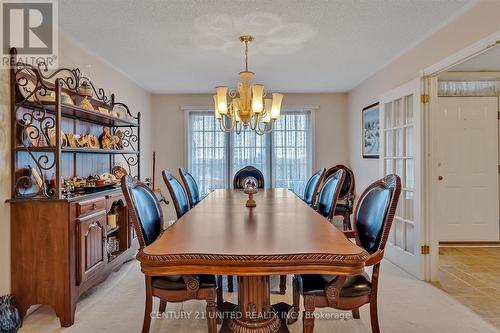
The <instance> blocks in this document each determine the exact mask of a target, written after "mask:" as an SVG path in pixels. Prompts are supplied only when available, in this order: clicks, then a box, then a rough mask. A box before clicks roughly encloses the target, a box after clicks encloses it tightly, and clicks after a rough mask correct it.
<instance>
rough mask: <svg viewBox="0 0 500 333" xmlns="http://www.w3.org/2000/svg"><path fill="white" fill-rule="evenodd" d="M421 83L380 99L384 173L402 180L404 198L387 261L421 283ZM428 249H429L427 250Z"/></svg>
mask: <svg viewBox="0 0 500 333" xmlns="http://www.w3.org/2000/svg"><path fill="white" fill-rule="evenodd" d="M420 91H421V87H420V79H417V80H414V81H411V82H409V83H407V84H405V85H403V86H400V87H398V88H396V89H394V90H391V91H389V92H387V93H385V94H384V95H383V96H381V98H380V111H381V113H380V136H381V150H380V151H381V154H380V168H379V170H380V172H381V176H385V175H388V174H392V173H395V174H397V175H398V176H399V177H401V186H402V190H401V195H400V198H399V203H398V206H397V210H396V215H395V218H394V222H393V225H392V228H391V233H390V234H389V239H388V243H387V246H386V250H385V257H386V258H387V259H389V260H390V261H392V262H393V263H394V264H396V265H397V266H399V267H401V268H403V269H404V270H406V271H407V272H409V273H411V274H412V275H414V276H415V277H417V278H419V279H423V278H424V261H423V255H422V254H421V252H425V251H421V249H422V248H421V246H422V245H423V244H424V230H423V224H422V220H421V215H422V214H421V195H422V194H421V193H422V177H421V167H420V164H421V149H422V144H421V138H422V135H421V123H422V112H421V102H420ZM423 249H425V248H423Z"/></svg>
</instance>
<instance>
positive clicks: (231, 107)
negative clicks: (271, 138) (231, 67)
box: [214, 35, 283, 135]
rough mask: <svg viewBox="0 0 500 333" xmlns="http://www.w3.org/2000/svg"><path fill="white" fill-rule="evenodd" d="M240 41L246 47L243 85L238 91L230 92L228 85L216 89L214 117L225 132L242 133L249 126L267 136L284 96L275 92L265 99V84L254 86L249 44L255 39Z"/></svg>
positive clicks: (241, 74)
mask: <svg viewBox="0 0 500 333" xmlns="http://www.w3.org/2000/svg"><path fill="white" fill-rule="evenodd" d="M239 40H240V41H241V42H242V43H244V44H245V71H243V72H240V79H241V81H242V82H240V83H238V88H237V90H234V89H232V90H230V91H229V92H228V89H227V87H225V86H219V87H216V94H215V95H214V106H215V118H217V119H218V120H219V125H220V128H221V130H222V131H224V132H230V131H231V130H233V129H234V131H235V132H236V133H237V134H240V133H241V130H242V129H243V128H245V129H246V128H248V127H249V128H250V129H251V130H252V131H255V133H257V134H258V135H264V134H267V133H270V132H271V131H272V130H273V125H274V122H275V121H276V119H278V118H279V116H280V112H281V101H282V100H283V95H282V94H278V93H272V94H271V95H272V98H266V97H267V94H266V93H265V92H264V85H262V84H257V83H254V84H252V83H251V81H252V78H253V76H254V73H253V72H249V71H248V43H250V42H251V41H253V40H254V37H253V36H249V35H245V36H241V37H240V38H239ZM228 96H229V98H230V99H231V100H230V101H229V102H228Z"/></svg>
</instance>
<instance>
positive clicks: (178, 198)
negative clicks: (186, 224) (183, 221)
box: [161, 170, 191, 219]
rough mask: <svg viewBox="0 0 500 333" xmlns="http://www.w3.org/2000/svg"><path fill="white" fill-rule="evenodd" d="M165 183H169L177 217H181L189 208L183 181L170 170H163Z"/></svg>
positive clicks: (169, 190) (168, 186)
mask: <svg viewBox="0 0 500 333" xmlns="http://www.w3.org/2000/svg"><path fill="white" fill-rule="evenodd" d="M161 174H162V176H163V180H164V181H165V185H167V188H168V192H169V193H170V197H171V198H172V201H173V202H174V207H175V213H176V214H177V218H178V219H180V218H181V217H182V215H184V214H186V213H187V212H188V211H189V209H190V208H191V207H190V206H189V199H188V196H187V194H186V192H185V191H184V188H183V187H182V185H181V183H180V182H179V181H178V180H177V178H175V177H174V176H173V175H172V173H171V172H170V171H167V170H163V171H162V172H161Z"/></svg>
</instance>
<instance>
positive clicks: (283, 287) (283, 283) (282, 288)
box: [280, 275, 286, 295]
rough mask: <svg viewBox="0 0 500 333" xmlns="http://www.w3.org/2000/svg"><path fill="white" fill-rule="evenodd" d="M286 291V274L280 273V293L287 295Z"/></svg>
mask: <svg viewBox="0 0 500 333" xmlns="http://www.w3.org/2000/svg"><path fill="white" fill-rule="evenodd" d="M285 293H286V275H280V294H281V295H285Z"/></svg>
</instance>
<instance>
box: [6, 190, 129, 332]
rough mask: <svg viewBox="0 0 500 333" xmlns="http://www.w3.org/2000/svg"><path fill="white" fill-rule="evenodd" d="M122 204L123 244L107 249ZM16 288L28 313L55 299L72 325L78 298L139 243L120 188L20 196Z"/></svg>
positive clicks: (14, 237) (14, 238) (14, 206)
mask: <svg viewBox="0 0 500 333" xmlns="http://www.w3.org/2000/svg"><path fill="white" fill-rule="evenodd" d="M113 205H119V206H120V209H119V213H118V221H117V228H115V229H116V231H113V234H117V236H118V237H117V239H119V249H118V250H117V251H116V252H115V253H109V251H108V246H107V244H108V237H109V235H110V234H109V232H110V231H109V230H108V231H107V227H106V225H107V222H106V219H107V216H108V214H109V209H110V207H112V206H113ZM11 218H12V221H15V223H12V224H11V256H12V258H11V262H12V293H13V294H14V295H15V296H16V301H17V304H18V307H19V309H20V311H21V313H22V314H23V315H24V314H25V313H26V311H27V310H28V309H29V307H30V306H32V305H35V304H47V305H50V306H51V307H52V308H53V309H54V311H55V312H56V314H57V316H58V317H59V319H60V321H61V325H62V326H65V327H67V326H71V325H72V324H73V323H74V319H75V317H74V316H75V307H76V302H77V300H78V298H79V297H80V295H82V294H83V293H84V292H85V291H87V290H88V289H89V288H91V287H93V286H95V285H97V284H98V283H100V282H102V281H103V280H104V279H105V278H106V277H107V276H108V275H109V274H111V273H112V272H113V271H115V270H117V269H119V267H120V266H121V265H122V264H123V263H124V262H125V261H128V260H130V259H132V258H133V256H134V254H135V253H136V251H137V249H138V243H137V239H136V237H135V233H134V228H133V226H132V225H131V224H130V223H129V219H128V215H127V210H126V207H125V199H124V198H123V196H122V194H121V191H119V190H113V191H109V192H107V193H105V194H103V193H98V194H96V195H94V196H92V197H90V198H88V197H86V198H84V199H83V200H74V201H70V200H45V201H41V200H39V201H37V200H21V201H16V202H12V203H11Z"/></svg>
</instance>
